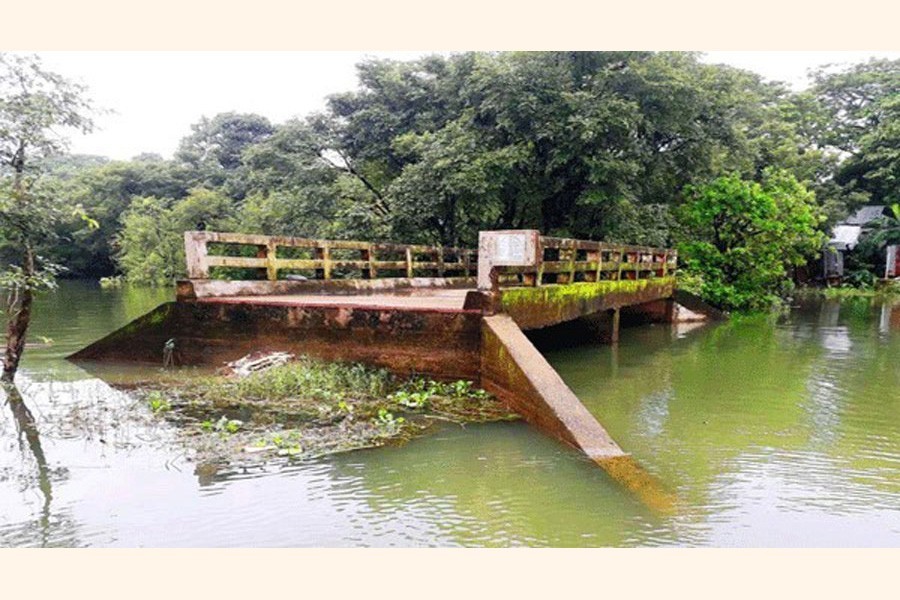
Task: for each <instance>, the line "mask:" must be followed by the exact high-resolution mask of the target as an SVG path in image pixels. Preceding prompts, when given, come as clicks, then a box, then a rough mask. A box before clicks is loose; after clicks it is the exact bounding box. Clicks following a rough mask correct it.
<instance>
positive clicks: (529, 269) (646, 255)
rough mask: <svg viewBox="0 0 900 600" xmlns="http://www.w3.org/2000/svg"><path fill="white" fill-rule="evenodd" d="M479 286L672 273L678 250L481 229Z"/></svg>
mask: <svg viewBox="0 0 900 600" xmlns="http://www.w3.org/2000/svg"><path fill="white" fill-rule="evenodd" d="M479 253H480V254H479V257H480V258H479V271H478V273H479V275H478V287H479V289H482V290H494V291H496V290H497V289H498V288H499V287H500V286H541V285H545V284H554V283H555V284H564V283H576V282H579V281H588V282H590V281H603V280H623V279H647V278H651V277H666V276H668V275H672V274H674V273H675V271H676V270H677V268H678V252H677V251H676V250H673V249H668V248H653V247H649V246H632V245H625V244H610V243H607V242H596V241H590V240H576V239H568V238H556V237H549V236H543V235H540V233H539V232H538V231H534V230H519V231H515V230H514V231H484V232H481V234H480V239H479Z"/></svg>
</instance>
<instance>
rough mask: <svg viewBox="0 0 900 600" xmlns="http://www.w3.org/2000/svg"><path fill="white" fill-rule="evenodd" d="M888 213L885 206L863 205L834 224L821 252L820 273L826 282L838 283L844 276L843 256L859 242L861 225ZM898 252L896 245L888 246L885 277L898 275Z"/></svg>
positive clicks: (863, 225) (888, 210)
mask: <svg viewBox="0 0 900 600" xmlns="http://www.w3.org/2000/svg"><path fill="white" fill-rule="evenodd" d="M890 214H891V213H890V209H889V208H888V207H887V206H883V205H874V206H863V207H862V208H860V209H859V210H857V211H856V212H855V213H854V214H852V215H850V216H849V217H847V218H846V219H844V220H843V221H841V222H840V223H838V224H837V225H835V226H834V229H832V232H831V239H830V240H828V243H827V244H826V246H825V251H824V252H823V253H822V274H823V276H824V278H825V280H826V281H827V282H829V283H838V282H840V280H841V278H842V277H843V276H844V256H845V255H846V254H847V253H848V252H852V251H853V250H854V248H856V246H857V245H858V244H859V239H860V236H861V235H862V231H863V227H865V226H866V225H867V224H868V223H871V222H872V221H874V220H876V219H880V218H881V217H885V216H889V215H890ZM890 248H893V249H894V250H893V254H891V250H890ZM898 254H900V253H898V252H897V247H896V246H891V247H889V249H888V261H887V262H888V264H887V265H886V268H885V277H897V276H900V266H898V265H897V255H898ZM891 258H893V260H891ZM892 265H893V266H892ZM888 273H890V274H888Z"/></svg>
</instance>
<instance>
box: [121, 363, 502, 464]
mask: <svg viewBox="0 0 900 600" xmlns="http://www.w3.org/2000/svg"><path fill="white" fill-rule="evenodd" d="M132 393H133V394H135V395H136V396H137V397H139V398H141V399H142V401H143V402H144V403H145V404H146V406H147V407H148V408H149V409H150V411H151V412H152V413H154V414H155V415H157V416H158V417H159V418H161V419H165V420H166V421H169V422H171V423H174V424H175V425H177V430H178V431H179V433H180V435H181V436H182V437H183V439H184V441H185V442H186V443H187V445H188V446H189V447H191V448H192V449H193V450H194V459H195V461H196V462H197V463H199V464H223V463H227V464H232V465H233V464H235V463H238V464H241V463H247V462H259V461H260V460H265V459H268V458H271V457H273V456H287V457H291V458H295V459H304V458H312V457H316V456H322V455H326V454H334V453H338V452H348V451H351V450H358V449H362V448H372V447H377V446H383V445H386V444H402V443H404V442H406V441H408V440H410V439H412V438H414V437H416V436H418V435H421V434H423V433H425V432H426V431H427V430H428V429H430V428H431V427H432V426H433V425H434V424H436V423H437V422H451V423H456V424H459V425H465V424H467V423H483V422H489V421H503V420H515V419H518V418H519V417H518V415H515V414H513V413H510V412H509V410H508V409H506V408H505V407H504V406H503V405H502V404H501V403H500V402H499V401H498V400H497V399H495V398H494V397H493V396H491V395H489V394H487V393H486V392H484V391H483V390H481V389H478V388H476V387H475V386H474V385H473V384H472V383H471V382H469V381H455V382H452V383H445V382H438V381H433V380H426V379H422V378H411V379H398V378H396V377H394V376H393V375H391V374H390V373H389V372H388V371H387V370H385V369H377V368H372V367H368V366H365V365H362V364H355V363H354V364H348V363H326V362H322V361H317V360H313V359H309V358H306V357H300V358H299V359H297V360H295V361H292V362H289V363H287V364H284V365H280V366H274V367H271V368H269V369H266V370H263V371H260V372H255V373H251V374H249V375H246V376H239V375H235V374H228V375H213V376H206V377H198V378H190V379H187V380H185V381H172V380H165V381H161V382H160V383H158V384H150V385H147V386H142V387H139V388H137V389H135V390H133V392H132Z"/></svg>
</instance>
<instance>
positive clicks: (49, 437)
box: [0, 283, 900, 546]
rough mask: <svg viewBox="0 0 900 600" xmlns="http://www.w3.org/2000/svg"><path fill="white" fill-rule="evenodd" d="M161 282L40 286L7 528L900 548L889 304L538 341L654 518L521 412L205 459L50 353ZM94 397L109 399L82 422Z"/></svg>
mask: <svg viewBox="0 0 900 600" xmlns="http://www.w3.org/2000/svg"><path fill="white" fill-rule="evenodd" d="M167 299H168V294H167V293H166V292H153V291H147V290H115V291H101V290H99V289H97V288H96V287H92V286H88V285H85V284H78V283H67V284H65V285H63V286H62V288H61V289H60V290H59V292H58V293H56V294H54V295H51V296H48V297H46V298H44V299H42V300H41V302H40V304H39V306H38V307H37V316H36V319H37V323H36V324H35V328H34V334H35V337H33V338H32V339H33V340H35V341H39V340H38V339H37V337H36V336H38V335H42V336H47V337H49V338H52V339H53V343H52V344H50V345H49V346H45V347H35V348H31V349H29V351H28V355H27V356H26V360H25V364H24V371H23V373H22V377H21V378H20V380H19V382H18V384H19V389H20V390H21V392H22V395H23V397H24V399H25V402H26V403H27V405H28V407H29V408H30V409H31V412H32V414H33V416H34V419H35V422H36V425H37V427H36V428H37V431H38V432H39V434H40V436H39V445H40V450H41V452H40V453H37V454H36V453H35V452H34V443H33V441H34V440H33V439H31V440H25V439H24V436H23V437H22V438H20V437H19V436H18V435H17V421H16V420H15V419H14V418H13V413H12V411H11V410H10V409H9V408H8V407H2V410H0V546H41V545H47V546H54V545H57V546H58V545H63V546H452V545H463V546H521V545H534V546H543V545H553V546H651V545H653V546H655V545H674V546H900V419H898V416H900V368H898V367H900V307H896V308H894V309H891V307H884V306H880V305H877V304H874V303H871V302H870V301H867V300H862V301H852V302H847V301H845V302H844V303H843V304H840V303H833V302H832V303H809V304H806V305H803V306H797V307H795V308H794V309H793V310H792V311H791V313H790V314H788V315H785V316H783V317H780V318H777V319H775V318H770V319H766V318H753V319H740V320H736V321H733V322H730V323H727V324H724V325H719V326H706V327H701V328H697V329H693V330H691V331H686V330H681V331H678V330H673V329H672V328H669V327H663V326H649V327H642V328H636V329H628V330H625V331H623V335H622V339H621V343H620V344H619V346H618V347H616V348H612V347H606V346H580V347H577V348H568V349H561V350H559V349H557V350H546V351H545V352H546V355H547V357H548V359H549V360H550V361H551V362H552V363H553V365H554V366H555V367H556V368H557V370H558V371H559V372H560V374H561V375H562V376H563V378H564V379H565V380H566V382H567V383H568V384H569V385H570V386H571V387H572V389H573V390H574V391H575V392H576V394H578V396H579V397H580V398H581V399H582V400H583V401H584V403H585V405H586V406H588V408H589V409H590V410H591V411H592V412H593V413H594V414H595V415H596V416H597V417H598V418H599V419H600V420H601V422H602V423H603V424H604V425H605V426H606V428H607V429H608V430H609V431H610V433H611V434H612V435H613V437H614V438H615V439H616V440H617V441H618V442H619V443H620V444H621V445H622V446H623V447H624V448H626V449H627V450H628V451H629V452H632V453H633V455H634V456H635V458H637V459H638V460H639V461H640V462H641V463H642V464H643V465H644V466H645V467H646V468H647V469H648V470H649V471H651V472H652V473H654V474H655V475H656V476H657V477H658V478H659V479H660V480H661V481H662V482H663V483H664V484H665V485H666V486H667V487H668V488H669V489H670V490H672V491H674V492H675V494H676V495H677V497H678V505H677V508H676V510H675V511H674V512H673V513H672V514H666V515H659V514H656V513H654V512H653V511H651V510H650V509H648V508H647V507H645V506H643V505H642V504H641V503H640V501H639V500H638V499H637V498H635V497H634V496H632V495H631V494H630V493H629V492H627V491H626V490H624V489H623V488H622V487H620V486H619V485H618V484H617V483H616V482H614V481H613V480H612V479H611V478H610V477H608V476H607V475H606V474H605V473H604V472H603V471H602V470H601V469H598V468H597V467H596V466H595V465H593V464H592V463H590V462H588V461H587V460H585V459H583V458H582V457H581V456H580V455H579V454H578V453H577V452H575V451H572V450H570V449H568V448H566V447H564V446H562V445H560V444H558V443H556V442H554V441H552V440H550V439H547V438H545V437H543V436H542V435H540V434H539V433H536V432H535V431H533V430H532V429H531V428H530V427H528V426H527V425H525V424H523V423H503V424H492V425H483V426H468V427H465V428H460V427H456V426H446V427H443V428H440V429H438V430H437V431H435V432H434V433H433V434H432V435H430V436H428V437H424V438H421V439H418V440H416V441H414V442H412V443H410V444H408V445H406V446H404V447H401V448H382V449H377V450H368V451H361V452H356V453H350V454H345V455H341V456H335V457H330V458H327V459H321V460H316V461H311V462H305V463H298V464H289V463H271V464H268V465H265V466H261V467H258V468H249V469H239V470H235V471H233V472H220V473H217V474H214V475H210V474H204V473H202V472H201V473H199V474H197V473H196V472H195V467H196V465H194V464H193V463H192V462H190V461H189V459H188V456H187V454H186V453H185V451H184V449H183V448H182V447H180V446H178V444H177V440H176V439H175V437H174V436H173V432H172V430H171V429H170V426H169V425H167V424H165V423H160V422H154V421H152V420H148V419H146V418H145V417H146V416H147V415H146V414H140V415H134V418H129V416H128V413H123V412H122V411H121V410H117V409H120V408H121V407H123V406H129V399H128V396H127V395H126V394H125V393H124V392H120V391H116V390H113V389H111V388H110V387H109V386H108V385H107V384H105V383H104V382H103V381H101V380H100V379H97V378H96V377H93V376H92V375H90V374H89V373H86V372H84V371H82V370H81V369H80V368H78V367H76V366H74V365H71V364H69V363H66V362H65V361H64V360H62V357H63V356H65V355H66V354H67V353H68V352H71V351H73V350H75V349H77V348H78V347H80V346H81V345H83V344H85V343H87V342H89V341H92V340H93V339H96V338H97V337H99V336H101V335H103V334H104V333H106V332H108V331H111V330H112V329H114V328H115V327H117V326H119V325H121V324H124V323H125V322H127V321H128V320H129V319H130V318H133V317H135V316H138V315H140V314H142V313H144V312H146V311H147V310H149V309H150V308H153V307H154V306H156V305H157V304H158V303H160V302H163V301H165V300H167ZM144 375H146V372H145V373H144ZM134 410H143V409H142V408H138V409H132V413H133V412H134ZM90 414H93V415H101V416H102V415H111V416H110V418H106V419H103V418H99V419H90V418H84V419H80V420H79V419H74V420H73V419H72V416H73V415H76V416H78V415H90ZM61 417H65V419H62V420H61ZM137 417H142V418H137ZM20 439H21V441H20Z"/></svg>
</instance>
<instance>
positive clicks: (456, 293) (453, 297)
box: [197, 288, 474, 310]
mask: <svg viewBox="0 0 900 600" xmlns="http://www.w3.org/2000/svg"><path fill="white" fill-rule="evenodd" d="M473 289H474V288H473ZM469 291H470V290H467V289H452V290H447V289H437V290H416V291H415V292H412V293H409V292H407V293H401V292H399V291H397V292H394V293H391V294H283V295H267V296H219V297H214V298H199V299H197V302H207V303H213V304H257V305H273V304H274V305H287V306H311V307H316V306H346V307H348V308H360V307H364V308H394V309H401V310H403V309H406V310H416V309H420V310H423V309H424V310H462V308H463V304H464V303H465V300H466V294H467V293H468V292H469Z"/></svg>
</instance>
